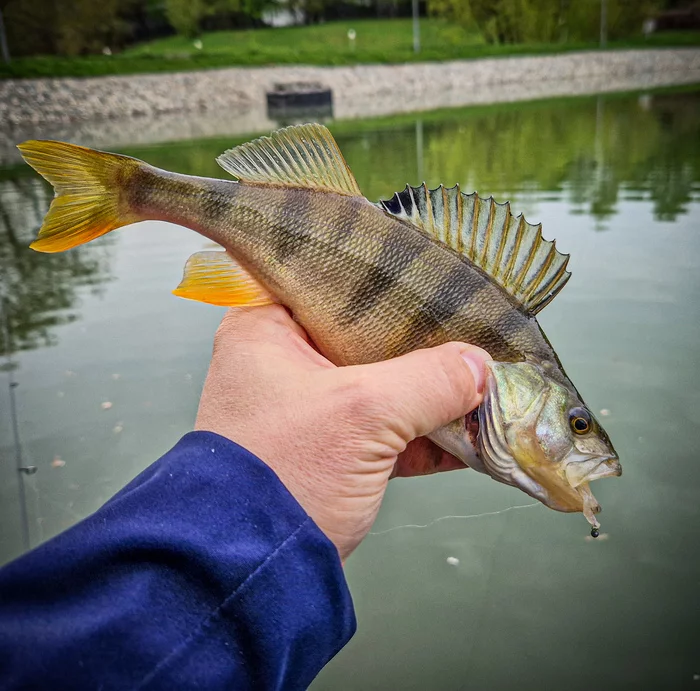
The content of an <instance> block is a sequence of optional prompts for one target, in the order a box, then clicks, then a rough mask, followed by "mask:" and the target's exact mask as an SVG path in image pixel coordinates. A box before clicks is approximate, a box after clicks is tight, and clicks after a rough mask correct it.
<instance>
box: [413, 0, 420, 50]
mask: <svg viewBox="0 0 700 691" xmlns="http://www.w3.org/2000/svg"><path fill="white" fill-rule="evenodd" d="M413 52H414V53H420V24H419V23H418V0H413Z"/></svg>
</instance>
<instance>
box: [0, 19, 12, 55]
mask: <svg viewBox="0 0 700 691" xmlns="http://www.w3.org/2000/svg"><path fill="white" fill-rule="evenodd" d="M0 53H2V59H3V60H4V61H5V62H6V63H7V64H8V65H9V64H10V49H9V48H8V47H7V36H6V35H5V22H4V21H3V19H2V8H0Z"/></svg>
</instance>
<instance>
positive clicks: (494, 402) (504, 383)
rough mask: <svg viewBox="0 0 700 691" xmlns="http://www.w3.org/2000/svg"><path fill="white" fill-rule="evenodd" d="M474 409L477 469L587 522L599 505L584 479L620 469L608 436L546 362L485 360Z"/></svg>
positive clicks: (592, 519) (613, 473) (594, 523)
mask: <svg viewBox="0 0 700 691" xmlns="http://www.w3.org/2000/svg"><path fill="white" fill-rule="evenodd" d="M487 367H488V376H487V388H486V391H485V395H484V401H483V403H482V404H481V406H480V407H479V409H478V435H477V439H476V441H477V444H478V453H479V457H480V461H481V463H482V464H483V468H484V470H485V471H486V472H487V473H488V474H489V475H491V476H492V477H494V478H495V479H497V480H500V481H501V482H505V483H506V484H509V485H514V486H516V487H519V488H520V489H521V490H523V491H525V492H527V493H528V494H529V495H531V496H533V497H535V498H536V499H539V500H540V501H541V502H542V503H543V504H545V505H546V506H549V507H550V508H552V509H555V510H557V511H581V512H582V513H583V514H584V516H585V517H586V519H587V520H588V522H589V523H590V524H591V525H592V526H593V527H594V528H597V527H598V526H599V524H598V521H597V520H596V517H595V514H596V513H598V512H599V511H600V506H599V505H598V502H597V501H596V499H595V497H594V496H593V494H592V493H591V490H590V488H589V482H591V481H592V480H597V479H599V478H604V477H611V476H616V475H621V474H622V468H621V466H620V461H619V458H618V455H617V453H616V452H615V449H614V448H613V446H612V444H611V442H610V439H609V438H608V435H607V434H606V433H605V430H603V428H602V427H601V425H600V423H599V422H598V421H597V420H596V419H595V416H594V415H593V414H592V413H591V411H590V410H589V409H588V408H587V407H586V405H585V404H584V403H583V401H582V400H581V399H580V396H579V394H578V393H577V392H576V390H575V389H574V388H573V386H571V387H569V386H566V385H565V384H564V383H563V382H562V381H561V379H562V378H561V377H554V376H552V369H553V367H554V366H553V365H550V364H549V363H547V364H546V365H541V364H539V363H532V362H517V363H511V362H489V363H487Z"/></svg>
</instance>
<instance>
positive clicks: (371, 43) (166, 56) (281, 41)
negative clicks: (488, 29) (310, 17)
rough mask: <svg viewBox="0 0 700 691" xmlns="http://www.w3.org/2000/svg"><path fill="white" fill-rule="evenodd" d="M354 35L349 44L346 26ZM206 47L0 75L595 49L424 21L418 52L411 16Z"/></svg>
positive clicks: (690, 41) (680, 37)
mask: <svg viewBox="0 0 700 691" xmlns="http://www.w3.org/2000/svg"><path fill="white" fill-rule="evenodd" d="M350 28H353V29H355V31H356V32H357V38H356V40H355V44H356V45H355V46H354V47H352V46H351V45H350V41H349V39H348V37H347V32H348V29H350ZM201 41H202V49H201V50H198V49H197V48H195V46H194V42H193V41H191V40H189V39H184V38H182V37H179V36H173V37H170V38H165V39H159V40H155V41H150V42H148V43H143V44H140V45H137V46H133V47H131V48H129V49H127V50H125V51H124V52H123V53H119V54H115V55H113V56H109V57H107V56H102V55H98V56H88V57H77V58H60V57H54V56H40V57H31V58H18V59H16V60H14V61H13V62H11V63H10V64H9V65H0V78H11V77H16V78H22V77H48V76H51V77H59V76H75V77H82V76H85V77H87V76H99V75H107V74H136V73H143V72H172V71H184V70H196V69H207V68H215V67H230V66H233V65H243V66H252V65H273V64H307V65H351V64H356V63H395V62H412V61H416V60H421V61H422V60H454V59H472V58H481V57H487V56H504V55H523V54H528V55H538V54H546V53H559V52H565V51H572V50H588V49H595V48H597V46H596V45H595V44H582V43H567V44H560V43H555V44H520V45H503V46H501V45H497V46H494V45H488V44H486V43H484V41H483V40H482V38H481V36H480V35H479V34H478V33H474V32H470V31H467V30H465V29H462V28H460V27H456V26H452V25H450V24H448V23H446V22H443V21H440V20H435V19H423V20H421V44H422V50H421V52H420V53H419V54H416V53H414V52H413V49H412V29H411V21H410V20H408V19H394V20H364V21H355V22H350V21H342V22H333V23H329V24H323V25H317V26H304V27H289V28H280V29H257V30H251V31H222V32H215V33H210V34H205V35H204V36H202V38H201ZM643 46H648V47H659V46H700V32H672V33H662V34H657V35H654V36H652V37H651V38H649V39H643V38H638V39H631V40H626V41H618V42H613V43H611V44H610V46H609V47H610V48H611V49H616V48H628V47H643Z"/></svg>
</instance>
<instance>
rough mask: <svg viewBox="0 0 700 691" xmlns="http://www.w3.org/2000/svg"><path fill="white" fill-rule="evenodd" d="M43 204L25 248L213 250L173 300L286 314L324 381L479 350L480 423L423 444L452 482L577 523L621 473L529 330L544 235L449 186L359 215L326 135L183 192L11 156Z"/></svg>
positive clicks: (78, 163)
mask: <svg viewBox="0 0 700 691" xmlns="http://www.w3.org/2000/svg"><path fill="white" fill-rule="evenodd" d="M18 148H19V150H20V152H21V154H22V156H23V157H24V159H25V161H26V162H27V163H28V164H29V165H30V166H32V167H33V168H34V169H35V170H36V171H37V172H38V173H40V174H41V175H42V176H43V177H44V178H46V179H47V180H48V181H49V182H50V183H51V184H52V185H53V186H54V188H55V197H54V199H53V201H52V202H51V206H50V208H49V211H48V212H47V214H46V217H45V219H44V222H43V225H42V226H41V228H40V230H39V233H38V236H37V239H36V240H35V241H34V242H33V243H32V244H31V245H30V246H31V247H32V248H33V249H35V250H37V251H39V252H61V251H64V250H69V249H71V248H73V247H77V246H78V245H82V244H83V243H86V242H89V241H90V240H93V239H95V238H98V237H100V236H102V235H104V234H105V233H108V232H110V231H112V230H114V229H116V228H120V227H122V226H126V225H130V224H133V223H136V222H138V221H143V220H160V221H168V222H171V223H175V224H178V225H180V226H185V227H187V228H190V229H192V230H194V231H196V232H198V233H200V234H201V235H203V236H205V237H206V238H208V239H209V240H210V241H212V242H213V243H216V244H217V245H220V246H221V248H223V249H221V250H220V251H213V250H205V251H201V252H197V253H195V254H194V255H192V256H191V257H190V258H189V259H188V260H187V262H186V264H185V269H184V275H183V278H182V281H181V282H180V284H179V286H178V287H177V288H176V289H175V290H174V291H173V292H174V293H175V294H176V295H178V296H181V297H183V298H188V299H192V300H197V301H201V302H205V303H210V304H216V305H226V306H239V307H240V306H250V307H252V306H257V305H266V304H272V303H279V304H283V305H285V306H286V307H287V308H288V309H290V310H291V311H292V313H293V315H294V317H295V319H296V320H297V321H298V322H299V323H300V324H301V325H302V326H303V327H304V329H305V330H306V331H307V332H308V334H309V336H310V337H311V338H312V340H313V341H314V343H315V344H316V346H317V347H318V349H319V350H320V352H321V353H322V354H323V355H324V356H325V357H326V358H328V359H329V360H330V361H331V362H333V363H334V364H336V365H338V366H344V365H358V364H364V363H371V362H377V361H380V360H385V359H388V358H392V357H396V356H399V355H402V354H404V353H407V352H410V351H412V350H416V349H419V348H428V347H431V346H437V345H440V344H442V343H446V342H449V341H462V342H466V343H471V344H474V345H477V346H480V347H482V348H484V349H485V350H487V351H488V352H489V353H490V354H491V356H492V358H493V360H492V361H491V362H489V363H487V376H486V385H485V390H484V397H483V401H482V403H481V404H480V406H479V407H478V408H477V409H476V410H475V411H474V412H473V413H471V414H470V415H468V416H467V417H465V418H461V419H458V420H454V421H453V422H452V423H450V424H449V425H446V426H445V427H442V428H440V429H438V430H436V431H435V432H434V433H432V434H430V435H428V436H429V439H431V440H432V441H433V442H434V443H435V444H437V445H438V446H439V447H441V448H442V449H444V450H445V451H447V452H449V453H451V454H452V455H454V456H455V457H457V458H458V459H460V460H461V461H462V462H463V463H464V464H465V465H467V466H470V467H472V468H473V469H475V470H476V471H478V472H480V473H484V474H486V475H489V476H490V477H491V478H493V479H494V480H497V481H498V482H501V483H504V484H507V485H511V486H513V487H517V488H519V489H520V490H522V491H524V492H525V493H527V494H528V495H530V496H532V497H534V498H536V499H537V500H539V501H540V502H542V503H543V504H545V505H546V506H548V507H550V508H552V509H554V510H556V511H562V512H581V513H583V515H584V516H585V518H586V519H587V521H588V522H589V523H590V525H591V526H592V528H591V534H592V535H594V536H596V535H597V534H598V530H599V527H600V523H599V522H598V519H597V513H598V512H599V511H600V505H599V504H598V502H597V501H596V499H595V497H594V496H593V494H592V492H591V489H590V486H589V484H590V482H591V481H593V480H596V479H600V478H606V477H612V476H619V475H621V473H622V468H621V465H620V461H619V457H618V455H617V453H616V451H615V449H614V448H613V446H612V443H611V441H610V439H609V438H608V436H607V434H606V433H605V431H604V430H603V428H602V426H601V425H600V423H599V422H598V420H596V418H595V416H594V415H593V413H592V412H591V410H590V409H589V408H588V407H587V406H586V405H585V403H584V402H583V400H582V398H581V395H580V394H579V392H578V391H577V389H576V387H575V386H574V385H573V383H572V382H571V380H570V379H569V378H568V376H567V375H566V373H565V372H564V368H563V367H562V364H561V362H560V361H559V358H558V356H557V354H556V353H555V351H554V349H553V347H552V346H551V344H550V342H549V341H548V339H547V337H546V336H545V334H544V332H543V331H542V329H541V327H540V325H539V323H538V321H537V317H536V315H537V314H538V313H539V312H540V311H541V310H542V309H543V308H544V307H546V306H547V305H548V304H549V303H550V302H551V301H552V300H553V299H554V298H555V297H556V295H557V294H558V293H559V292H560V291H561V289H562V288H563V286H564V285H565V284H566V282H567V281H568V279H569V277H570V275H571V274H570V272H569V271H568V270H567V265H568V260H569V256H568V255H565V254H562V253H560V252H559V251H558V250H557V249H556V246H555V243H554V242H553V241H549V240H545V239H544V237H543V236H542V230H541V225H532V224H530V223H528V222H527V221H526V220H525V218H524V217H523V215H522V214H520V215H518V216H514V215H513V214H512V213H511V209H510V205H509V203H508V202H506V203H502V204H501V203H497V202H496V201H495V200H494V199H493V197H489V198H484V197H480V196H479V195H478V194H477V193H476V192H474V193H472V194H466V193H465V192H462V191H461V189H460V187H459V186H458V185H455V186H454V187H451V188H448V187H445V186H443V185H440V186H439V187H437V188H436V189H428V187H427V186H426V185H425V183H423V184H422V185H419V186H417V187H412V186H410V185H407V186H406V188H405V189H404V190H403V191H401V192H397V193H396V194H394V196H393V197H392V198H391V199H388V200H380V201H378V202H376V203H375V202H371V201H369V200H368V199H366V198H365V197H364V196H363V195H362V192H361V191H360V188H359V186H358V184H357V181H356V180H355V177H354V176H353V174H352V172H351V171H350V168H349V167H348V165H347V164H346V162H345V160H344V159H343V156H342V153H341V152H340V149H339V148H338V145H337V143H336V142H335V140H334V139H333V136H332V135H331V133H330V132H329V130H328V129H327V128H326V127H324V126H322V125H319V124H313V123H310V124H305V125H295V126H291V127H286V128H284V129H281V130H278V131H276V132H273V133H272V134H271V135H270V136H264V137H260V138H258V139H255V140H253V141H250V142H247V143H245V144H242V145H240V146H238V147H235V148H233V149H230V150H228V151H226V152H224V153H223V154H222V155H221V156H219V157H218V159H217V161H218V163H219V165H220V166H221V167H222V168H223V169H224V170H225V171H226V172H227V173H229V174H230V175H232V176H233V177H234V178H236V180H220V179H211V178H203V177H193V176H188V175H182V174H178V173H174V172H169V171H165V170H161V169H158V168H155V167H153V166H151V165H149V164H147V163H144V162H143V161H139V160H137V159H135V158H131V157H128V156H123V155H119V154H112V153H106V152H101V151H95V150H92V149H88V148H84V147H81V146H78V145H74V144H68V143H65V142H56V141H48V140H32V141H27V142H24V143H23V144H20V145H19V147H18Z"/></svg>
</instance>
